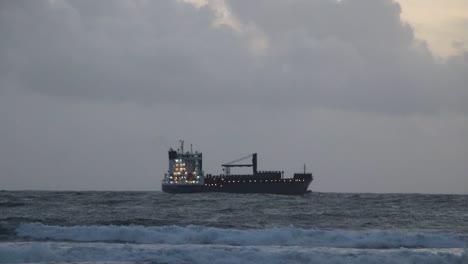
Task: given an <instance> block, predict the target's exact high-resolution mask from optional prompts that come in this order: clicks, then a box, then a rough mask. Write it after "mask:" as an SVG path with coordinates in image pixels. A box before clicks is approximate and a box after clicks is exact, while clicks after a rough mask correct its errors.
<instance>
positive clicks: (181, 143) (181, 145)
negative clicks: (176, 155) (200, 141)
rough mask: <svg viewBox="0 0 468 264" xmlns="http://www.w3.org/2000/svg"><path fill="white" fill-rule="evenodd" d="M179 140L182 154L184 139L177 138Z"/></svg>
mask: <svg viewBox="0 0 468 264" xmlns="http://www.w3.org/2000/svg"><path fill="white" fill-rule="evenodd" d="M179 142H180V153H182V154H184V141H183V140H179Z"/></svg>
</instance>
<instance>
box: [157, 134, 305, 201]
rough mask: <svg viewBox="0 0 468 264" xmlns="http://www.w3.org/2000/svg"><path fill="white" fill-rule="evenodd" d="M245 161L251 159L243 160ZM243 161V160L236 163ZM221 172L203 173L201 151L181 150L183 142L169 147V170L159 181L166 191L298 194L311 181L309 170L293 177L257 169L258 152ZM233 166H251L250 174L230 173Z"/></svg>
mask: <svg viewBox="0 0 468 264" xmlns="http://www.w3.org/2000/svg"><path fill="white" fill-rule="evenodd" d="M245 160H250V161H251V162H249V163H245ZM239 162H244V163H239ZM221 166H222V167H223V172H224V173H223V174H220V175H212V174H206V175H205V174H204V172H203V155H202V153H201V152H198V151H195V152H193V151H192V146H190V151H186V152H184V141H182V140H181V141H180V147H179V148H178V149H177V150H174V149H172V148H171V149H169V170H168V172H167V173H166V174H165V175H164V179H163V180H162V190H163V192H167V193H197V192H226V193H273V194H286V195H301V194H304V193H306V192H308V190H307V189H308V187H309V185H310V184H311V182H312V180H313V176H312V173H307V172H306V167H305V165H304V171H303V172H301V173H295V174H294V175H293V177H292V178H286V177H284V172H283V171H258V170H257V153H253V154H250V155H248V156H245V157H242V158H240V159H237V160H234V161H231V162H228V163H226V164H222V165H221ZM234 167H252V174H232V173H231V169H232V168H234Z"/></svg>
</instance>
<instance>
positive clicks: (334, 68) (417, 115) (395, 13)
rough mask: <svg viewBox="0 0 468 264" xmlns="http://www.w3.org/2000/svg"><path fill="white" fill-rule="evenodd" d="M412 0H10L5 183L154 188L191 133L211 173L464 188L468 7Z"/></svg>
mask: <svg viewBox="0 0 468 264" xmlns="http://www.w3.org/2000/svg"><path fill="white" fill-rule="evenodd" d="M451 1H452V0H451ZM451 1H444V3H451ZM408 2H410V1H405V0H402V1H401V2H400V3H396V2H394V1H390V0H342V1H336V0H290V1H271V0H258V1H235V0H232V1H229V0H225V1H223V0H217V1H216V0H213V1H210V0H206V1H203V0H186V1H176V0H158V1H144V0H139V1H138V0H135V1H125V0H112V1H111V0H109V1H105V0H103V1H95V0H77V1H72V0H29V1H22V0H11V1H1V2H0V189H7V190H13V189H41V190H44V189H46V190H160V184H161V178H162V175H163V174H164V173H165V172H166V171H167V163H168V162H167V150H168V148H169V147H170V146H172V147H177V144H178V140H179V139H185V140H186V142H187V143H186V144H190V143H193V146H194V148H195V149H197V150H199V151H202V152H203V154H204V165H205V168H204V169H205V173H206V172H208V173H219V172H221V168H220V164H221V163H223V162H227V161H230V160H234V159H236V158H239V157H241V156H244V155H247V154H249V153H252V152H258V155H259V169H261V170H284V171H285V172H286V173H287V174H292V173H294V172H295V171H300V170H301V169H302V166H303V164H304V163H306V164H307V166H308V168H309V169H310V170H311V171H312V172H313V173H314V175H315V180H314V182H313V183H312V185H311V189H312V190H313V191H323V192H417V193H465V194H468V173H467V172H468V88H467V87H468V43H466V42H465V40H467V38H466V35H464V32H466V29H467V28H468V15H466V16H465V15H464V14H463V13H457V15H454V14H452V13H450V12H448V11H447V12H445V13H444V9H443V7H444V5H443V4H440V2H439V4H438V5H437V8H438V9H437V11H438V12H439V13H443V14H446V19H449V20H450V18H453V19H452V20H450V21H451V22H450V23H452V24H450V23H448V22H447V21H448V20H444V21H445V22H444V23H445V24H444V23H442V22H441V23H440V24H437V23H432V24H435V25H436V26H438V27H439V28H442V29H443V28H444V25H445V27H446V28H447V30H446V32H445V31H443V30H442V31H443V32H445V34H440V35H437V34H436V32H438V31H437V30H436V29H434V27H432V28H431V27H430V26H431V25H432V24H431V23H426V24H424V21H431V20H430V19H427V18H426V20H424V19H422V17H424V16H423V15H422V13H423V12H422V11H421V12H419V11H420V10H424V8H426V9H427V10H429V9H430V6H426V5H428V4H429V3H428V1H424V0H420V1H416V0H414V1H413V2H412V4H413V5H412V6H410V5H408V11H407V12H406V11H405V6H407V5H406V3H408ZM416 2H418V3H419V8H417V7H415V4H414V3H416ZM453 3H460V1H457V0H453ZM446 6H447V7H451V6H453V5H450V4H447V5H446ZM415 10H417V11H418V12H415ZM447 10H449V9H447ZM450 10H452V9H450ZM402 14H404V17H403V15H402ZM411 14H414V16H413V15H411ZM460 14H461V15H460ZM413 19H414V20H413ZM414 21H416V22H414ZM421 23H422V24H421ZM449 25H458V28H459V29H460V30H456V28H457V27H455V26H453V27H451V26H449ZM460 25H461V26H460ZM431 29H432V31H431ZM431 32H432V33H431ZM447 32H451V33H450V34H449V33H447ZM448 35H450V36H452V37H453V38H448V37H447V36H448ZM424 36H429V37H427V39H425V38H424ZM442 39H444V40H445V42H444V45H441V44H440V42H441V41H442ZM447 47H450V48H447Z"/></svg>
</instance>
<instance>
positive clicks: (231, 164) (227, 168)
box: [221, 153, 257, 176]
mask: <svg viewBox="0 0 468 264" xmlns="http://www.w3.org/2000/svg"><path fill="white" fill-rule="evenodd" d="M250 157H251V158H252V163H251V164H234V163H237V162H239V161H243V160H246V159H248V158H250ZM221 166H223V170H224V172H225V173H226V176H229V175H230V174H231V168H232V167H252V171H253V175H256V174H257V153H252V154H250V155H247V156H245V157H242V158H240V159H236V160H233V161H230V162H228V163H225V164H222V165H221Z"/></svg>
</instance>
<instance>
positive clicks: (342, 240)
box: [15, 223, 468, 249]
mask: <svg viewBox="0 0 468 264" xmlns="http://www.w3.org/2000/svg"><path fill="white" fill-rule="evenodd" d="M15 231H16V236H17V237H20V238H24V239H32V240H50V241H77V242H125V243H136V244H169V245H182V244H213V245H233V246H309V247H310V246H313V247H338V248H374V249H390V248H465V247H466V245H467V244H468V236H465V235H455V234H431V233H409V232H402V231H381V230H380V231H379V230H373V231H369V230H367V231H347V230H319V229H302V228H296V227H282V228H269V229H249V230H239V229H223V228H215V227H203V226H186V227H181V226H153V227H147V226H133V225H130V226H113V225H109V226H70V227H65V226H50V225H44V224H40V223H27V224H20V225H19V226H18V227H17V228H16V230H15Z"/></svg>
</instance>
